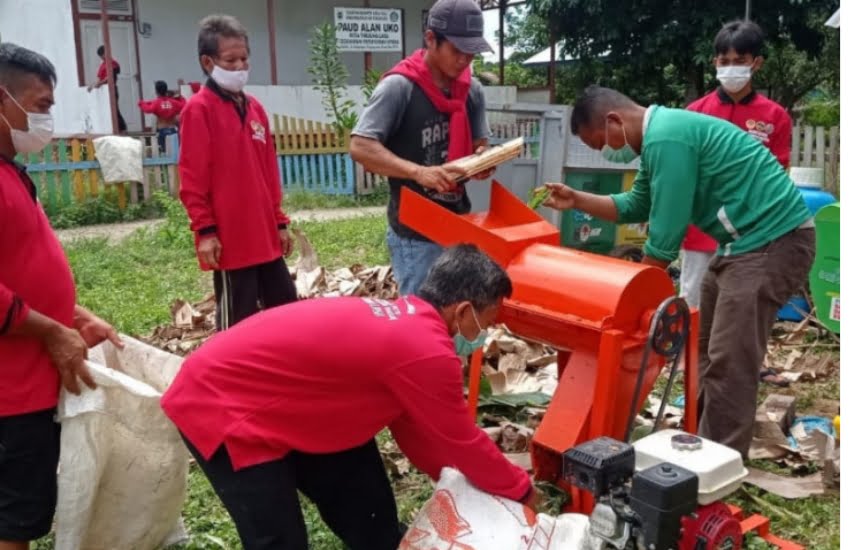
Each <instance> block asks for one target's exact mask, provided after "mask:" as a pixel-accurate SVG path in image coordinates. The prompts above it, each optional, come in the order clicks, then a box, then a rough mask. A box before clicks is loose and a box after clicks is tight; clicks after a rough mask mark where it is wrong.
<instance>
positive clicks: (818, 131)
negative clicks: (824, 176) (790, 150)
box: [815, 126, 826, 168]
mask: <svg viewBox="0 0 850 550" xmlns="http://www.w3.org/2000/svg"><path fill="white" fill-rule="evenodd" d="M825 154H826V140H825V136H824V127H823V126H818V127H817V128H815V166H817V167H818V168H826V163H825V162H824V155H825Z"/></svg>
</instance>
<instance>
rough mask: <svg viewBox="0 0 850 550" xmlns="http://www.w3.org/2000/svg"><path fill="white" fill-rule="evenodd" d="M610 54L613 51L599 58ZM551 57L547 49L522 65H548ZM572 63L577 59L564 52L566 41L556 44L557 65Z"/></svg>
mask: <svg viewBox="0 0 850 550" xmlns="http://www.w3.org/2000/svg"><path fill="white" fill-rule="evenodd" d="M610 53H611V51H610V50H608V51H606V52H605V53H603V54H602V55H600V56H599V57H600V58H603V57H608V55H610ZM549 57H550V54H549V48H546V49H544V50H541V51H539V52H537V53H536V54H534V55H532V56H531V57H529V58H528V59H526V60H525V61H523V62H522V64H523V65H548V64H549ZM572 61H576V58H575V57H573V56H571V55H569V54H568V53H566V52H565V51H564V41H563V40H561V41H560V42H558V43H556V44H555V63H557V64H561V63H565V64H566V63H570V62H572Z"/></svg>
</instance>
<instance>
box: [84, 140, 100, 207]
mask: <svg viewBox="0 0 850 550" xmlns="http://www.w3.org/2000/svg"><path fill="white" fill-rule="evenodd" d="M86 152H87V155H86V158H87V160H94V159H95V156H94V143H92V140H91V138H89V139H86ZM99 193H100V171H99V170H98V169H97V168H91V169H89V195H90V196H92V197H96V196H97V195H98V194H99Z"/></svg>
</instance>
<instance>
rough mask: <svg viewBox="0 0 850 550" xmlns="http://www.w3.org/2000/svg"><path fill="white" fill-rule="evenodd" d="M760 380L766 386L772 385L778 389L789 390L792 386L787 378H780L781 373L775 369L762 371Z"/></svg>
mask: <svg viewBox="0 0 850 550" xmlns="http://www.w3.org/2000/svg"><path fill="white" fill-rule="evenodd" d="M759 378H760V379H761V381H762V382H764V383H765V384H770V385H772V386H776V387H778V388H787V387H788V386H790V385H791V381H790V380H788V379H787V378H782V377H781V376H779V373H778V372H776V371H775V370H773V369H765V368H763V369H761V371H759Z"/></svg>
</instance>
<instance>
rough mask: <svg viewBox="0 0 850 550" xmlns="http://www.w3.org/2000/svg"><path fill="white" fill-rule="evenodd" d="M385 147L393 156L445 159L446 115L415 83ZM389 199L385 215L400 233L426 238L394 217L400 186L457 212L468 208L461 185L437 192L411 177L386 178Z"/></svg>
mask: <svg viewBox="0 0 850 550" xmlns="http://www.w3.org/2000/svg"><path fill="white" fill-rule="evenodd" d="M470 98H471V95H470V97H467V100H466V109H467V113H470V112H471V111H472V108H471V99H470ZM385 146H386V148H387V149H389V150H390V151H392V152H393V153H394V154H395V155H396V156H398V157H400V158H403V159H405V160H409V161H411V162H415V163H416V164H421V165H423V166H439V165H441V164H445V163H446V159H447V157H448V154H449V115H447V114H444V113H441V112H440V111H438V110H437V109H436V108H435V107H434V104H433V103H431V100H430V99H428V96H427V95H425V92H423V91H422V90H421V89H420V88H419V86H417V85H416V84H414V85H413V91H412V92H411V93H410V101H409V103H408V104H407V108H406V109H405V110H404V115H402V119H401V123H400V124H399V126H398V130H396V132H395V133H394V134H393V135H391V136H390V137H389V139H387V142H386V144H385ZM389 183H390V203H389V206H388V208H387V218H388V221H389V224H390V227H392V229H393V231H395V232H396V233H397V234H398V235H399V236H400V237H403V238H406V239H417V240H422V241H426V240H428V239H426V238H425V237H424V236H422V235H421V234H419V233H417V232H416V231H413V230H412V229H409V228H408V227H406V226H404V225H402V224H401V223H399V221H398V208H399V204H400V197H401V188H402V187H407V188H409V189H411V190H413V191H415V192H417V193H419V194H420V195H424V196H426V197H428V198H430V199H431V200H432V201H434V202H436V203H437V204H439V205H440V206H443V207H444V208H447V209H448V210H451V211H452V212H455V213H457V214H466V213H468V212H469V210H470V203H469V196H468V195H467V194H466V188H465V187H464V186H463V185H461V186H459V187H458V189H457V190H456V191H454V192H449V193H438V192H437V191H435V190H433V189H426V188H424V187H422V186H421V185H419V184H418V183H416V182H415V181H412V180H406V179H398V178H389Z"/></svg>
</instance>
